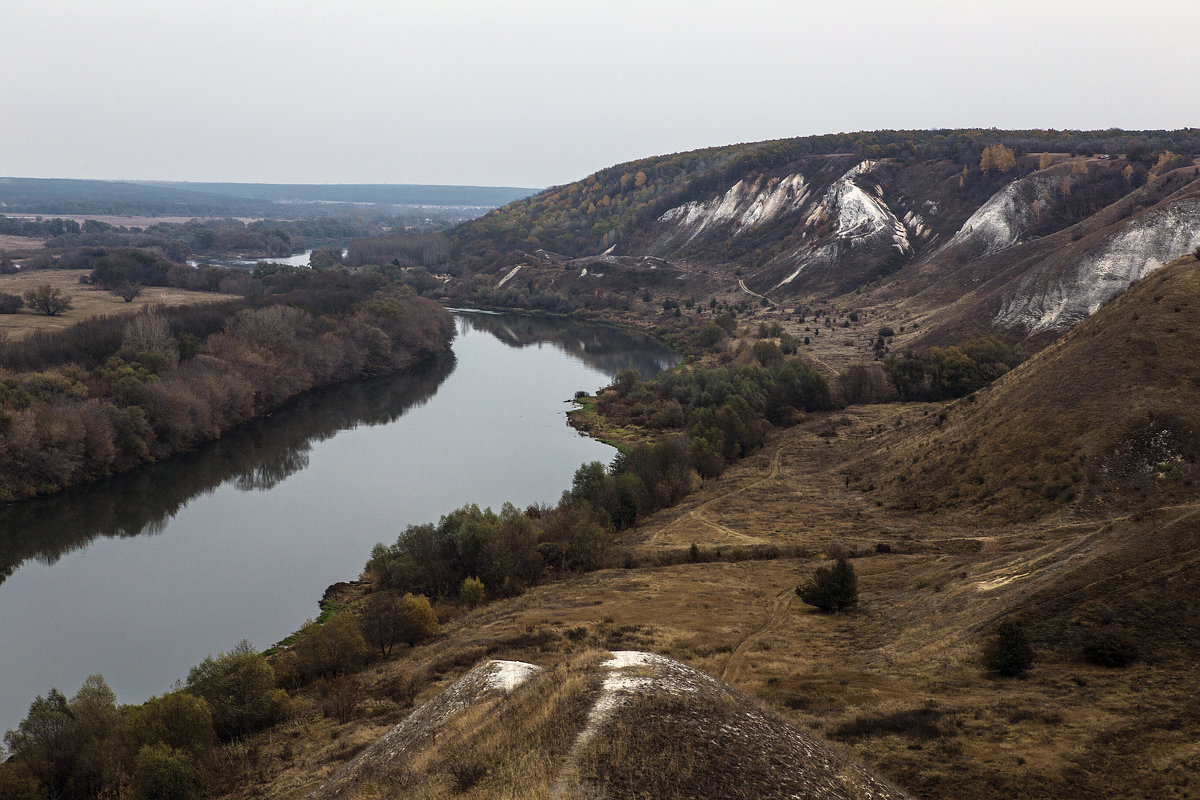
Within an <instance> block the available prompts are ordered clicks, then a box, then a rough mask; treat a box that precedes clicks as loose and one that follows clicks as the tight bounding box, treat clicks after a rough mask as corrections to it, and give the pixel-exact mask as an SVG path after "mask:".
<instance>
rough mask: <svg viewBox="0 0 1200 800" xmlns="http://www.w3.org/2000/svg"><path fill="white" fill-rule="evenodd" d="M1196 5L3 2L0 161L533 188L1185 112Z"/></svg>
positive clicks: (301, 179)
mask: <svg viewBox="0 0 1200 800" xmlns="http://www.w3.org/2000/svg"><path fill="white" fill-rule="evenodd" d="M1198 41H1200V3H1197V2H1195V0H1141V2H1139V3H1136V4H1131V3H1127V2H1121V3H1116V2H1106V0H1091V1H1090V2H1076V0H1040V1H1039V2H1029V1H1027V0H1016V1H1015V2H1004V3H979V2H971V0H965V1H964V0H956V1H955V2H942V1H941V0H909V2H906V3H902V2H895V0H890V1H889V2H881V1H880V0H824V1H823V2H810V1H809V0H793V1H792V2H777V1H776V0H741V1H740V2H710V1H709V0H687V1H686V2H674V0H671V1H669V2H668V1H665V0H664V1H659V0H640V2H627V1H626V0H598V1H597V0H506V2H483V1H482V0H237V1H236V2H233V1H231V0H105V1H104V2H97V0H5V3H4V11H3V14H2V15H0V175H4V176H13V177H43V178H46V177H54V178H100V179H116V180H120V179H125V180H183V181H239V182H263V183H426V184H474V185H492V186H524V187H543V186H549V185H555V184H561V183H567V182H570V181H573V180H577V179H579V178H582V177H585V176H587V175H588V174H590V173H592V172H595V171H596V170H598V169H602V168H604V167H607V166H610V165H612V164H616V163H620V162H623V161H629V160H631V159H635V158H641V157H645V156H652V155H660V154H664V153H673V152H679V151H685V150H691V149H695V148H698V147H708V146H714V145H722V144H731V143H735V142H751V141H759V140H764V139H777V138H785V137H791V136H805V135H811V134H820V133H835V132H839V131H858V130H874V129H880V128H946V127H984V128H988V127H997V128H1058V129H1089V128H1111V127H1119V128H1126V129H1152V128H1181V127H1189V126H1196V125H1200V81H1197V80H1196V79H1195V75H1196V72H1195V69H1196V68H1195V59H1194V57H1193V53H1194V51H1195V48H1196V46H1197V42H1198Z"/></svg>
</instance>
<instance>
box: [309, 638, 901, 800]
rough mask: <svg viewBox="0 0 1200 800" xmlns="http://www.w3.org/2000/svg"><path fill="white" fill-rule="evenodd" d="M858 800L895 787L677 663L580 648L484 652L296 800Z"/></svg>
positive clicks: (891, 793) (889, 796) (885, 798)
mask: <svg viewBox="0 0 1200 800" xmlns="http://www.w3.org/2000/svg"><path fill="white" fill-rule="evenodd" d="M384 789H386V790H387V791H390V792H392V793H398V794H402V795H403V796H405V797H413V798H435V797H453V796H465V797H476V798H493V797H495V798H499V797H514V796H520V797H523V798H602V797H609V798H624V797H630V798H632V797H654V798H692V797H705V798H714V799H718V798H728V799H729V800H742V799H743V798H744V799H745V800H750V799H751V798H797V799H799V800H803V799H804V798H814V799H815V798H829V799H830V800H838V799H839V798H844V799H845V800H851V798H870V799H871V800H902V798H903V797H904V795H902V794H901V793H900V792H898V791H897V790H895V789H894V788H892V787H890V786H888V785H887V784H886V783H884V782H882V781H880V780H879V779H878V778H875V777H874V776H872V775H871V774H870V773H868V772H867V771H866V770H864V769H863V768H861V767H859V766H857V765H856V764H854V763H852V762H850V761H848V760H847V759H846V758H845V757H844V756H842V755H840V754H838V753H837V752H836V751H835V750H834V749H833V748H832V747H831V746H829V745H827V744H824V743H822V742H820V741H818V740H817V739H815V738H814V737H812V736H811V735H808V734H806V733H803V732H801V731H800V730H798V729H797V728H795V727H793V726H792V725H790V724H788V723H787V722H785V721H784V720H783V719H782V718H780V717H779V716H778V715H777V714H775V713H773V712H771V711H768V710H766V709H764V708H762V707H760V706H759V705H758V704H756V703H755V702H754V701H752V700H750V699H749V698H748V697H747V696H746V695H744V694H742V693H741V692H738V691H737V690H735V689H732V688H731V687H729V686H727V685H725V684H723V683H721V682H720V681H718V680H716V679H714V678H711V677H709V676H708V675H705V674H704V673H702V672H700V671H698V670H696V669H693V668H691V667H689V666H687V665H685V664H683V663H681V662H678V661H675V660H673V659H670V658H666V657H664V656H657V655H653V654H650V653H642V652H636V651H620V652H614V653H602V652H600V651H595V650H589V651H586V652H584V653H582V654H581V655H579V656H576V657H575V658H573V659H571V660H569V661H560V662H559V663H558V664H556V665H555V666H552V667H548V668H539V667H535V666H533V665H530V664H525V663H521V662H511V661H509V662H500V661H488V662H485V663H484V664H482V665H480V666H478V667H476V668H475V669H473V670H471V671H470V672H468V673H467V674H466V675H465V676H463V677H462V678H461V679H459V680H458V681H456V682H455V683H454V684H452V685H451V686H450V687H449V688H447V689H446V690H445V691H444V692H443V693H442V694H440V695H438V696H437V697H435V698H433V699H431V700H429V701H428V702H427V703H425V704H424V705H422V706H421V707H420V708H418V709H417V710H416V711H414V712H413V713H412V714H411V715H410V716H409V717H408V718H407V719H405V720H404V721H403V722H401V723H400V724H399V725H397V726H396V727H395V728H393V729H392V730H391V731H389V732H388V733H387V734H386V735H384V736H383V737H382V738H381V739H380V740H379V741H378V742H377V743H375V744H374V745H372V746H371V747H369V748H368V749H366V750H365V751H363V752H362V753H361V754H360V755H359V756H357V757H356V758H355V759H354V760H353V761H351V762H350V763H349V764H347V765H346V766H345V767H344V768H342V769H341V770H340V771H338V772H337V773H336V774H335V775H334V776H333V777H332V778H330V779H329V780H328V781H326V782H325V783H324V784H323V785H322V786H321V787H320V788H318V789H316V790H315V791H313V792H311V793H310V794H308V795H306V797H307V798H308V800H335V798H336V799H338V800H341V799H342V798H359V797H375V796H378V795H379V792H380V791H381V790H384Z"/></svg>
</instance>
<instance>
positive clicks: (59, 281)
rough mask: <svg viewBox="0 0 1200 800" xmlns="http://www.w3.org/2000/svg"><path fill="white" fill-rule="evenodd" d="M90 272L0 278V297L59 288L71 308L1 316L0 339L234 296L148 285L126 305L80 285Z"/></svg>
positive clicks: (106, 293)
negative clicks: (56, 312) (52, 312)
mask: <svg viewBox="0 0 1200 800" xmlns="http://www.w3.org/2000/svg"><path fill="white" fill-rule="evenodd" d="M89 272H90V270H86V269H62V270H39V271H36V272H27V273H17V274H14V275H0V294H15V295H19V296H21V297H24V296H25V293H26V292H28V291H29V290H31V289H36V288H38V287H39V286H45V285H49V286H51V287H53V288H55V289H61V290H62V291H63V292H65V293H66V294H68V295H70V297H71V304H72V306H73V308H72V309H71V310H69V311H66V312H64V313H62V314H59V315H57V316H53V317H48V316H46V315H45V314H41V313H38V312H36V311H34V310H33V309H31V308H24V309H22V310H21V311H20V312H19V313H16V314H0V336H4V337H7V338H8V339H10V340H11V339H20V338H23V337H24V336H26V335H28V334H29V333H30V332H32V331H38V330H61V329H63V328H67V327H70V326H71V325H74V324H75V323H76V322H79V321H80V320H82V319H87V318H88V317H99V316H106V315H114V314H136V313H137V312H138V311H141V310H142V309H143V308H146V307H147V306H186V305H199V304H202V303H216V302H220V301H222V300H231V299H234V298H235V297H236V295H228V294H218V293H216V292H193V291H189V290H187V289H176V288H173V287H167V286H147V287H145V288H144V289H143V290H142V293H141V295H140V296H138V297H135V298H134V299H133V300H132V301H131V302H128V303H127V302H125V301H124V300H122V299H121V298H120V297H117V296H116V295H115V294H113V293H112V292H109V291H106V290H104V289H101V288H99V287H97V286H87V285H85V284H81V283H80V282H79V279H80V278H83V277H86V276H87V275H88V274H89Z"/></svg>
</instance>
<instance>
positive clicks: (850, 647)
mask: <svg viewBox="0 0 1200 800" xmlns="http://www.w3.org/2000/svg"><path fill="white" fill-rule="evenodd" d="M929 411H930V409H929V408H927V407H924V406H920V405H908V406H900V407H897V406H873V407H864V408H857V409H851V410H849V411H848V412H846V414H845V417H846V418H847V419H846V420H845V422H844V423H843V424H841V425H840V426H839V428H838V432H837V434H836V435H835V436H832V437H831V436H828V435H827V432H826V431H825V427H824V420H822V419H820V418H818V417H814V418H813V419H812V420H811V421H809V422H807V423H805V424H803V425H800V426H798V427H796V428H793V429H789V430H786V431H782V432H777V433H776V434H774V435H773V436H772V437H771V438H770V440H769V441H768V443H767V446H766V447H764V448H763V449H762V450H761V451H760V452H759V453H758V454H756V455H755V456H753V457H751V458H749V459H746V460H744V461H742V462H740V463H739V464H737V465H736V466H734V467H732V468H730V470H729V471H728V472H727V473H726V474H725V476H723V477H722V478H720V479H716V480H712V481H708V482H706V484H705V486H704V488H703V489H702V490H701V491H699V492H698V493H696V494H695V495H693V496H691V497H689V498H688V499H687V500H686V501H685V502H684V503H683V504H682V505H681V506H679V507H676V508H673V509H669V510H665V511H660V512H658V513H656V514H655V515H653V516H652V517H650V518H648V519H647V520H645V522H644V523H642V524H641V525H639V526H638V527H637V528H636V529H633V530H630V531H627V532H626V534H625V539H624V541H623V542H622V543H621V546H622V547H623V548H624V550H625V552H626V553H627V555H626V563H627V567H626V568H624V569H611V570H604V571H599V572H594V573H590V574H587V575H583V576H580V577H578V578H574V579H572V580H569V581H562V582H556V583H551V584H548V585H543V586H540V587H536V588H534V589H531V590H530V591H529V592H527V593H526V594H524V595H522V596H520V597H517V598H512V599H508V600H502V601H498V602H495V603H492V604H489V605H487V606H484V607H482V608H480V609H477V610H475V611H470V612H466V611H461V610H453V609H451V608H450V607H445V608H441V609H439V610H440V611H441V612H442V614H443V616H445V617H447V619H446V622H445V624H444V626H443V630H442V635H440V636H439V637H438V638H437V639H436V640H434V641H433V642H431V643H429V644H427V645H422V646H418V647H415V648H412V649H409V650H406V651H404V652H403V654H402V655H401V656H400V657H399V658H395V659H393V660H390V661H387V662H384V663H382V664H379V665H376V666H374V667H372V668H370V669H369V670H368V671H367V672H365V673H363V674H361V675H360V676H359V677H360V678H361V680H362V681H363V683H364V686H365V689H366V697H367V698H369V699H368V700H367V701H366V703H365V704H364V706H363V708H362V710H361V711H360V712H359V713H360V714H362V715H363V716H362V717H361V718H359V719H356V720H353V721H350V722H347V723H337V722H335V721H334V720H331V719H328V718H323V717H321V716H319V715H315V714H310V715H307V716H301V717H300V718H299V719H297V720H296V721H295V722H293V723H291V724H290V725H288V726H286V727H285V732H284V733H275V734H272V735H271V736H270V737H269V738H267V739H260V740H259V741H258V742H257V743H256V744H255V745H254V746H253V749H254V756H253V764H254V765H255V767H254V769H253V770H252V771H251V772H248V773H246V774H245V775H244V777H245V778H246V779H247V782H246V783H243V784H241V786H240V788H239V789H236V790H235V791H233V792H232V793H231V796H236V797H249V796H254V794H255V793H256V792H259V791H265V793H266V794H267V796H272V797H299V796H302V795H303V794H304V793H305V792H306V791H307V790H309V789H311V788H313V787H315V786H316V785H317V784H318V783H319V782H320V780H321V779H322V777H323V776H326V775H328V774H331V773H332V772H333V771H334V770H336V769H337V768H338V767H340V766H341V765H342V764H344V763H345V762H346V761H347V760H348V759H349V758H350V757H351V756H353V755H354V754H356V753H357V752H359V751H361V749H362V748H363V747H365V746H366V745H367V744H369V743H371V742H373V741H374V740H375V739H377V738H378V737H379V736H381V735H382V734H383V733H384V732H386V730H387V729H388V728H389V727H390V726H391V725H394V724H395V723H396V722H398V721H399V720H400V719H402V718H403V717H404V716H405V715H406V713H407V712H406V710H405V709H404V708H403V707H402V706H398V705H397V702H396V698H398V697H400V698H406V699H408V700H410V701H415V702H417V703H419V702H421V701H423V700H425V699H428V698H431V697H434V696H436V695H437V694H438V693H439V692H440V691H441V690H442V689H444V688H445V687H446V686H447V685H448V684H449V682H450V681H451V680H452V679H454V678H456V677H457V676H459V675H461V674H463V673H464V672H465V671H466V670H467V669H469V668H470V667H472V666H473V665H475V664H476V663H478V662H479V661H480V660H481V659H484V658H488V657H492V658H508V659H521V660H527V661H531V662H533V663H536V664H540V665H543V666H547V667H553V666H554V665H556V664H562V663H565V662H566V661H568V660H570V659H572V658H574V657H576V656H577V655H578V654H580V653H582V652H584V651H586V650H588V649H596V650H609V649H612V650H617V649H636V650H648V651H652V652H656V653H661V654H664V655H668V656H671V657H674V658H676V659H679V660H681V661H683V662H685V663H687V664H689V665H692V666H694V667H696V668H698V669H701V670H703V671H705V672H707V673H708V674H710V675H713V676H714V677H718V678H722V679H724V680H726V681H728V682H729V683H731V684H732V685H734V686H736V687H738V688H741V689H743V690H745V691H746V692H748V693H749V694H750V695H751V696H753V697H756V698H759V699H760V700H761V701H762V702H764V703H765V704H767V705H768V706H769V707H772V708H774V709H775V710H776V711H778V712H779V713H780V714H782V715H783V716H784V717H786V718H787V719H790V720H791V721H793V722H794V723H797V724H799V725H800V726H801V727H802V728H804V729H807V730H810V731H813V732H814V733H816V734H818V735H819V736H822V737H825V738H828V739H831V740H833V741H834V742H836V743H838V744H839V745H840V746H841V747H842V748H844V749H845V751H847V752H848V753H849V754H850V755H851V756H852V757H853V758H855V759H856V760H858V761H860V762H861V763H863V764H865V765H867V766H868V767H871V768H874V769H875V771H876V772H877V773H878V774H881V775H883V776H884V777H886V778H889V779H891V780H893V781H894V782H896V783H897V784H898V785H900V786H901V787H903V788H904V789H905V790H907V791H908V792H909V793H911V794H912V795H913V796H916V797H926V798H949V797H1005V798H1042V797H1045V798H1051V797H1054V798H1064V797H1079V798H1083V797H1114V798H1115V797H1132V796H1140V797H1164V798H1168V797H1195V796H1197V793H1200V785H1198V784H1197V780H1196V778H1195V775H1196V774H1197V770H1198V768H1200V750H1198V749H1197V747H1196V744H1195V743H1196V741H1198V740H1200V702H1198V701H1197V698H1198V697H1200V676H1198V675H1197V674H1196V671H1195V670H1194V669H1193V668H1192V667H1193V664H1194V659H1195V657H1196V655H1197V653H1195V652H1191V651H1188V650H1187V649H1186V648H1185V649H1183V650H1174V649H1173V648H1172V647H1169V646H1168V647H1160V646H1156V642H1155V639H1156V637H1157V636H1158V634H1157V633H1156V632H1154V631H1153V630H1146V631H1143V632H1142V633H1141V634H1140V635H1139V636H1138V642H1139V645H1140V646H1141V647H1142V651H1143V652H1144V653H1145V654H1146V657H1144V658H1143V659H1142V660H1140V661H1138V662H1136V663H1135V664H1134V665H1132V666H1130V667H1128V668H1125V669H1111V668H1105V667H1099V666H1094V665H1092V664H1089V663H1086V662H1085V661H1084V660H1083V659H1082V658H1081V656H1080V651H1079V642H1080V641H1081V637H1083V636H1084V635H1085V634H1086V632H1087V631H1088V630H1089V628H1090V626H1095V625H1097V624H1099V622H1098V619H1093V618H1090V617H1089V614H1094V615H1103V614H1105V613H1107V614H1110V615H1113V614H1117V615H1119V614H1121V613H1133V612H1132V611H1131V608H1132V605H1131V604H1130V603H1126V602H1125V600H1126V599H1127V596H1128V595H1129V594H1130V589H1131V586H1130V581H1132V584H1133V587H1132V588H1134V589H1136V584H1137V583H1138V581H1139V580H1140V579H1143V578H1146V577H1147V576H1148V575H1149V574H1150V571H1149V568H1148V562H1152V561H1153V560H1154V557H1155V556H1156V555H1158V554H1157V553H1136V552H1129V550H1128V548H1126V547H1124V545H1126V544H1128V541H1127V539H1128V537H1121V536H1117V537H1112V538H1111V541H1112V542H1115V543H1114V544H1110V543H1109V541H1110V540H1109V539H1108V538H1104V539H1098V538H1097V533H1098V532H1100V531H1104V530H1106V529H1111V528H1112V527H1114V526H1116V527H1125V526H1128V527H1132V528H1136V530H1133V531H1132V533H1131V535H1133V536H1134V538H1136V539H1141V538H1142V537H1147V536H1148V537H1151V538H1159V539H1164V538H1172V539H1174V540H1175V541H1176V545H1177V547H1178V548H1179V549H1181V550H1183V551H1184V553H1185V554H1184V555H1183V556H1182V560H1181V561H1180V569H1181V571H1183V572H1186V571H1188V570H1192V571H1193V572H1194V569H1195V567H1196V566H1197V563H1196V562H1197V555H1196V552H1197V548H1196V545H1197V543H1196V541H1195V539H1196V533H1195V532H1194V529H1189V528H1187V526H1186V525H1182V524H1176V523H1177V520H1178V519H1179V518H1180V517H1182V516H1184V515H1186V514H1189V513H1191V512H1192V511H1193V510H1194V509H1191V508H1179V509H1171V510H1164V511H1163V512H1162V513H1161V514H1160V515H1158V516H1156V517H1155V518H1154V519H1150V518H1142V519H1140V520H1134V519H1133V518H1132V517H1131V518H1128V519H1121V520H1110V521H1104V520H1092V519H1076V518H1074V517H1072V516H1070V515H1066V516H1061V517H1051V518H1048V519H1046V520H1043V521H1042V522H1040V523H1038V524H1035V525H1019V524H999V525H992V524H979V523H973V522H972V521H971V520H970V519H968V518H967V517H965V516H964V515H959V516H958V517H957V518H954V519H951V520H947V519H942V518H940V517H939V516H938V515H934V514H923V513H919V512H909V511H897V510H895V509H891V508H887V507H885V506H883V505H881V504H877V503H876V502H875V501H874V500H872V499H870V498H869V497H867V496H866V495H864V494H863V493H861V492H859V491H857V490H855V489H852V488H847V487H846V484H845V479H844V477H842V469H843V468H844V467H845V465H846V464H847V463H848V462H850V461H852V460H853V459H854V458H855V456H857V455H858V454H860V453H861V452H862V451H863V449H864V448H869V447H871V446H872V445H873V444H874V443H875V441H876V439H877V437H878V436H880V434H879V433H877V431H878V430H879V426H881V425H883V426H885V427H888V428H892V427H894V426H895V425H897V424H900V425H901V426H903V425H905V424H909V422H911V421H913V420H915V419H918V418H921V417H923V416H924V415H925V414H927V413H929ZM1197 508H1198V509H1200V506H1197ZM693 543H695V544H697V545H698V546H699V549H700V553H701V558H702V560H701V562H700V563H687V550H688V548H690V546H691V544H693ZM764 545H767V546H773V547H775V548H778V550H779V551H780V552H781V553H785V554H797V555H795V557H779V558H764V557H762V555H763V552H762V550H761V547H762V546H764ZM1064 551H1070V552H1072V553H1073V560H1076V561H1078V562H1080V565H1076V566H1074V567H1073V568H1072V569H1067V567H1065V566H1064V560H1066V561H1071V560H1072V559H1063V557H1062V554H1063V553H1064ZM756 552H757V555H758V556H759V557H758V558H754V557H753V556H754V555H755V553H756ZM839 553H840V554H850V555H852V556H854V557H853V558H852V563H853V564H854V566H855V569H856V570H857V572H858V575H859V587H860V592H861V598H860V603H859V607H858V608H857V609H856V610H854V611H851V612H844V613H840V614H834V615H822V614H819V613H817V612H816V611H815V610H814V609H811V608H809V607H806V606H804V605H803V604H801V603H800V602H799V601H798V599H797V598H796V597H795V594H794V592H793V589H794V588H795V586H796V585H797V584H798V583H800V582H802V581H803V580H805V579H806V578H807V577H808V576H809V575H811V573H812V570H813V568H814V567H816V566H818V565H820V564H823V563H828V562H827V561H826V558H827V557H828V556H829V555H830V554H839ZM709 559H711V560H709ZM718 559H719V560H718ZM1118 560H1119V561H1118ZM1114 562H1117V563H1115V564H1114ZM1068 572H1074V573H1078V575H1073V576H1072V575H1064V573H1068ZM1139 572H1140V573H1141V574H1140V575H1139ZM1064 578H1066V580H1065V584H1064V583H1060V580H1063V579H1064ZM1188 580H1190V581H1191V582H1194V579H1188ZM1174 588H1175V589H1179V588H1180V587H1178V586H1176V587H1174ZM1105 590H1111V596H1109V597H1108V598H1107V599H1108V604H1107V606H1106V605H1105V603H1104V602H1103V599H1104V595H1105ZM1014 614H1015V615H1018V616H1021V617H1023V618H1024V619H1025V620H1026V622H1027V624H1029V625H1030V627H1031V630H1032V631H1033V632H1034V638H1035V646H1036V648H1037V650H1038V654H1039V658H1038V661H1037V662H1036V663H1035V665H1034V667H1033V669H1032V670H1031V671H1030V673H1029V674H1028V676H1027V677H1026V678H1024V679H1002V678H997V677H995V676H991V675H989V674H987V673H986V671H985V670H984V669H983V668H982V666H981V665H980V662H979V652H980V649H981V647H982V645H983V643H984V642H985V641H986V640H987V638H988V636H989V635H990V632H991V631H992V630H993V629H994V627H995V624H996V622H997V621H998V620H1001V619H1004V618H1008V617H1011V616H1013V615H1014ZM1185 638H1186V637H1185ZM1188 641H1190V642H1191V645H1190V646H1191V647H1192V649H1193V650H1194V648H1195V641H1196V638H1195V637H1194V636H1193V637H1192V638H1190V639H1189V640H1188ZM1176 644H1177V643H1176ZM397 687H399V688H401V689H403V691H399V692H398V691H397ZM418 689H419V690H418ZM414 693H415V696H413V695H414ZM511 724H512V725H514V726H519V725H520V722H519V720H517V719H514V720H513V721H512V723H511ZM517 733H518V731H517V730H515V729H514V730H513V734H514V739H513V741H514V742H520V741H523V738H522V737H521V736H518V735H517ZM493 788H494V787H493ZM480 792H482V793H480ZM436 796H456V793H455V792H453V791H447V792H446V793H445V795H442V794H437V795H436ZM463 796H478V797H492V796H506V795H502V794H500V795H497V794H491V793H488V792H483V791H482V790H479V792H474V793H473V792H466V793H465V794H464V795H463ZM664 796H675V795H664ZM680 796H683V795H680Z"/></svg>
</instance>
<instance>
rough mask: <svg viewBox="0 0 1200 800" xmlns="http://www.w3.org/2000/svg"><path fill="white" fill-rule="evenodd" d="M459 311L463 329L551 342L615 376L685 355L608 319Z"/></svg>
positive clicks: (647, 370)
mask: <svg viewBox="0 0 1200 800" xmlns="http://www.w3.org/2000/svg"><path fill="white" fill-rule="evenodd" d="M456 316H457V319H458V324H459V326H460V330H478V331H484V332H486V333H490V334H492V335H493V336H495V337H496V338H497V339H499V340H500V341H502V342H504V343H505V344H508V345H510V346H512V347H529V346H530V345H535V344H550V345H553V346H554V347H557V348H558V349H560V350H562V351H563V352H565V353H568V354H570V355H572V356H575V357H576V358H578V359H580V360H581V361H583V362H584V363H585V364H587V365H588V366H590V367H593V368H595V369H598V370H600V371H601V372H604V373H605V374H606V375H609V376H614V375H616V374H617V373H618V372H620V371H621V370H626V369H634V370H637V371H638V373H639V374H640V375H641V376H642V377H643V378H646V379H649V378H653V377H654V376H655V375H657V374H658V373H660V372H662V371H663V370H664V369H670V368H671V367H673V366H675V365H676V364H678V363H679V362H680V361H681V360H682V359H681V357H680V355H679V354H678V353H676V352H675V351H673V350H671V349H670V348H668V347H666V346H665V345H663V344H661V343H659V342H657V341H655V340H654V339H651V338H650V337H649V336H645V335H643V334H638V333H629V332H626V331H623V330H620V329H619V328H612V327H608V326H606V325H596V324H592V323H587V322H579V321H577V320H569V319H561V318H558V317H554V318H547V317H538V316H534V315H529V314H490V313H482V312H470V311H467V312H462V313H459V314H457V315H456Z"/></svg>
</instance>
